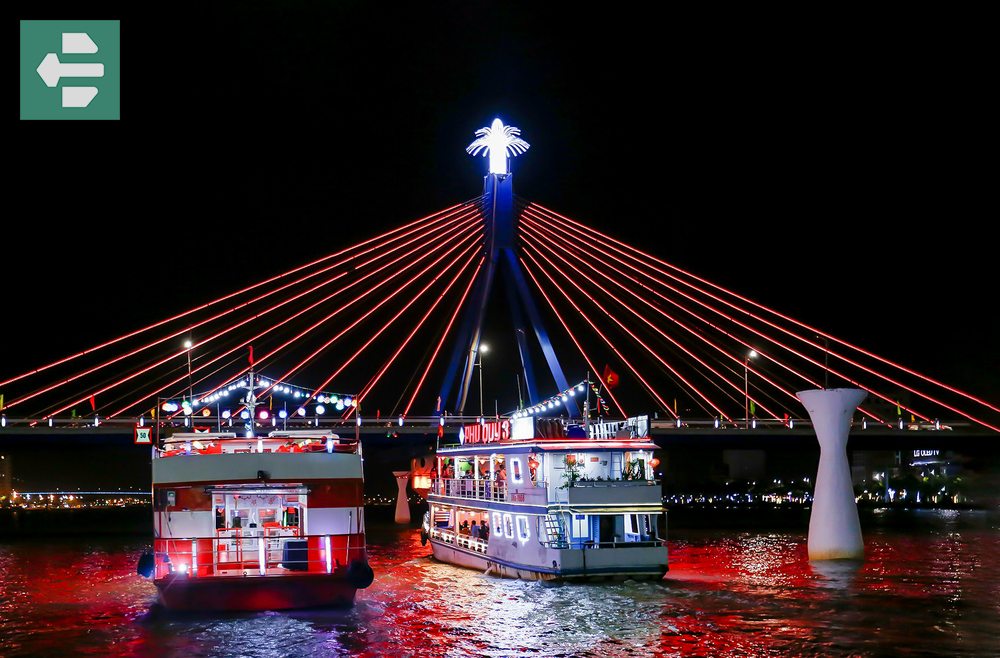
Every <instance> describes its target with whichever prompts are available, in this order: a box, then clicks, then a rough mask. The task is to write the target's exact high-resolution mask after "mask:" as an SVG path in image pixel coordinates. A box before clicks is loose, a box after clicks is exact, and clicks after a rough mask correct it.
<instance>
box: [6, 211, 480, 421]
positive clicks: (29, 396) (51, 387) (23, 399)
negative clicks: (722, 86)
mask: <svg viewBox="0 0 1000 658" xmlns="http://www.w3.org/2000/svg"><path fill="white" fill-rule="evenodd" d="M476 212H478V211H476ZM472 214H474V213H463V214H462V215H460V216H459V217H464V218H468V217H471V216H472ZM460 221H461V219H459V218H455V219H452V220H449V221H448V222H445V223H444V224H442V225H441V226H440V227H438V228H435V229H434V231H435V232H436V231H438V230H440V229H441V228H444V227H447V226H450V225H452V224H453V223H455V222H460ZM420 239H425V236H420V237H418V238H413V239H410V240H408V241H405V242H404V243H401V244H399V245H396V246H394V247H393V248H391V249H390V250H389V251H387V252H386V254H388V253H391V252H394V251H397V250H399V249H401V248H403V246H405V245H408V244H412V243H413V242H414V241H416V240H420ZM369 251H370V250H369ZM365 253H368V252H367V251H366V252H365ZM383 256H384V254H383ZM381 258H382V256H380V257H376V258H372V259H369V260H368V261H366V262H365V263H362V264H361V265H356V266H355V269H357V268H361V267H364V266H366V265H368V264H370V263H373V262H377V261H379V260H381ZM343 265H344V263H338V264H337V265H336V266H334V267H340V266H343ZM326 269H329V268H324V271H325V270H326ZM346 275H347V273H346V272H345V273H339V274H336V275H334V276H332V277H330V278H328V279H326V280H325V281H323V282H321V283H320V284H318V285H315V286H313V287H312V288H310V289H309V290H307V291H306V292H305V293H300V294H298V295H295V296H294V297H292V298H290V299H287V300H285V301H283V302H281V303H280V304H279V305H277V306H274V307H271V308H270V309H268V310H266V311H264V312H263V313H260V314H258V315H257V316H254V317H259V316H260V315H263V314H266V313H269V312H271V311H273V310H274V309H275V308H278V307H280V306H283V305H285V304H287V303H289V302H290V301H293V300H296V299H299V298H300V297H302V296H303V295H305V294H308V293H310V292H313V291H315V290H318V289H320V288H322V287H325V286H327V285H329V284H330V283H332V282H333V281H335V280H337V279H340V278H342V277H344V276H346ZM312 276H313V275H310V276H309V277H305V278H303V279H300V281H304V280H305V279H308V278H312ZM285 287H287V286H282V288H279V290H282V289H284V288H285ZM273 292H277V291H272V293H268V294H266V295H263V296H260V297H258V298H257V299H256V300H253V301H259V300H260V299H263V298H265V297H267V296H270V295H271V294H273ZM249 303H250V302H248V304H249ZM243 306H246V304H243V305H240V306H237V307H233V308H232V309H229V310H228V311H225V312H223V313H220V314H218V315H216V316H214V317H213V318H209V320H206V321H205V322H200V323H197V324H195V325H192V326H190V327H188V328H185V329H184V330H182V331H178V332H176V333H174V334H172V335H170V336H167V337H165V338H161V339H159V340H156V341H154V342H152V343H150V344H148V345H145V346H143V347H140V348H138V349H134V350H132V351H130V352H128V353H126V354H124V355H122V356H118V357H115V358H113V359H110V360H108V361H105V362H104V363H102V364H99V365H97V366H93V367H91V368H88V369H86V370H83V371H81V372H78V373H75V374H74V375H72V376H70V377H66V378H64V379H62V380H61V381H59V382H56V383H55V384H51V385H49V386H46V387H43V388H41V389H38V390H36V391H33V392H32V393H29V394H27V395H24V396H21V397H19V398H16V399H14V400H11V401H10V403H9V404H7V405H6V407H7V408H11V407H14V406H17V405H19V404H21V403H23V402H26V401H28V400H30V399H33V398H35V397H37V396H39V395H42V394H44V393H47V392H49V391H52V390H54V389H55V388H58V387H60V386H64V385H66V384H68V383H70V382H73V381H76V380H78V379H80V378H82V377H84V376H87V375H89V374H92V373H94V372H96V371H98V370H100V369H102V368H105V367H107V366H109V365H112V364H114V363H117V362H119V361H122V360H123V359H126V358H128V357H131V356H134V355H136V354H138V353H140V352H142V351H144V350H146V349H148V348H150V347H153V346H155V345H158V344H161V343H163V342H165V341H167V340H169V339H170V338H174V337H176V336H179V335H183V334H186V333H189V332H190V330H191V329H192V328H194V327H197V326H201V325H203V324H205V323H206V322H209V321H212V320H215V319H219V318H221V317H223V316H225V315H227V314H228V313H230V312H232V311H235V310H237V308H241V307H243ZM204 342H205V341H202V342H200V343H199V344H198V345H202V344H204ZM192 349H193V348H192Z"/></svg>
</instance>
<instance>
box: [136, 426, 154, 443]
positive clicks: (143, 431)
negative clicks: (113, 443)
mask: <svg viewBox="0 0 1000 658" xmlns="http://www.w3.org/2000/svg"><path fill="white" fill-rule="evenodd" d="M133 441H134V442H135V444H136V445H140V444H144V443H152V442H153V428H151V427H136V428H135V437H134V438H133Z"/></svg>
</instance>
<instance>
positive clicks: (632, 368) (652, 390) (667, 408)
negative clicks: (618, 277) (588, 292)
mask: <svg viewBox="0 0 1000 658" xmlns="http://www.w3.org/2000/svg"><path fill="white" fill-rule="evenodd" d="M525 256H527V257H528V258H529V259H530V260H531V262H532V263H533V264H534V265H535V267H536V268H537V269H538V271H539V272H541V273H542V274H543V275H545V278H547V279H548V280H549V282H550V283H551V284H552V285H553V286H554V287H555V288H556V290H558V291H559V292H560V294H562V296H563V297H564V298H565V299H566V301H567V302H569V305H570V306H572V307H573V309H574V310H575V311H576V312H577V313H579V315H580V317H581V318H583V320H584V321H585V322H586V323H587V324H588V325H589V326H590V328H591V329H593V330H594V333H596V334H597V335H598V336H600V338H601V340H603V341H604V343H605V344H606V345H607V346H608V347H609V348H610V349H611V351H612V352H614V353H615V355H617V356H618V358H619V359H620V360H621V361H622V363H624V364H625V367H627V368H628V369H629V370H630V371H631V372H632V374H633V375H635V377H636V379H638V380H639V381H640V382H641V383H642V385H643V386H645V387H646V390H647V391H649V393H650V395H652V396H653V398H654V399H655V400H656V401H657V402H659V404H660V406H661V407H662V408H663V409H664V410H665V411H666V412H668V413H669V414H670V415H672V416H674V417H675V418H676V417H677V414H676V413H675V412H674V410H673V409H672V408H670V405H669V404H667V403H666V401H664V400H663V398H661V397H660V395H659V393H657V392H656V389H655V388H653V387H652V386H651V385H650V384H649V382H647V381H646V379H645V378H644V377H643V376H642V375H641V374H640V373H639V369H638V368H636V367H635V366H634V365H632V362H631V361H629V360H628V358H626V357H625V355H624V354H622V353H621V351H620V350H619V349H618V348H617V347H615V345H614V343H612V342H611V340H610V339H609V338H608V337H607V336H605V335H604V332H602V331H601V330H600V329H599V328H598V327H597V325H596V324H594V322H593V321H592V320H591V319H590V318H589V317H587V314H586V313H584V312H583V310H582V309H581V308H580V307H579V306H577V304H576V302H574V301H573V299H572V298H571V297H570V296H569V295H568V294H567V293H566V291H565V290H563V289H562V288H561V287H560V286H559V285H558V284H557V283H556V282H555V279H553V277H552V275H550V274H549V273H548V272H547V271H546V270H545V268H544V267H542V266H541V264H540V263H539V262H538V261H537V260H535V258H534V256H533V255H532V254H530V253H526V254H525ZM522 262H523V261H522ZM532 278H534V277H532ZM536 280H537V279H536ZM557 313H558V312H557ZM598 372H599V371H598ZM609 393H610V391H609Z"/></svg>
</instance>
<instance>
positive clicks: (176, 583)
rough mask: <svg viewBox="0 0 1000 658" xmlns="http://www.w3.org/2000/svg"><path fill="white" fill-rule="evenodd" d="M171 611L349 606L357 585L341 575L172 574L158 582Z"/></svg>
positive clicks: (244, 610)
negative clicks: (204, 575) (194, 576)
mask: <svg viewBox="0 0 1000 658" xmlns="http://www.w3.org/2000/svg"><path fill="white" fill-rule="evenodd" d="M155 584H156V587H157V589H158V590H159V597H160V603H162V604H163V606H164V607H165V608H167V609H169V610H212V611H220V612H221V611H230V612H241V611H242V612H251V611H259V610H291V609H295V608H320V607H349V606H351V605H353V603H354V595H355V593H356V592H357V588H356V587H355V586H354V585H352V584H351V583H350V581H349V580H348V579H347V578H346V577H345V576H344V575H341V574H336V575H331V574H302V575H287V576H280V577H270V578H269V577H263V578H261V577H256V578H254V577H241V576H232V577H230V576H216V577H210V578H188V577H185V576H176V575H169V576H165V577H164V578H161V579H159V580H157V581H155Z"/></svg>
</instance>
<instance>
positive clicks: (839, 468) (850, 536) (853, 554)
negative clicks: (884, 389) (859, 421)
mask: <svg viewBox="0 0 1000 658" xmlns="http://www.w3.org/2000/svg"><path fill="white" fill-rule="evenodd" d="M796 395H797V396H798V398H799V399H800V400H801V401H802V404H804V405H805V408H806V411H808V412H809V417H810V418H811V419H812V423H813V428H814V429H815V430H816V438H817V439H819V472H818V473H817V474H816V489H815V492H814V494H813V505H812V513H811V514H810V517H809V559H810V560H860V559H863V558H864V556H865V545H864V541H863V540H862V538H861V521H860V520H859V519H858V505H857V503H856V502H855V500H854V488H853V487H852V486H851V469H850V466H849V465H848V463H847V435H848V434H849V433H850V430H851V417H852V416H853V415H854V409H855V408H857V406H858V405H859V404H861V401H862V400H864V399H865V395H866V393H865V391H862V390H859V389H856V388H833V389H824V390H813V391H799V392H798V393H796Z"/></svg>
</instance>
